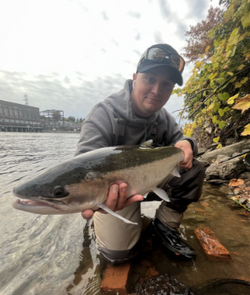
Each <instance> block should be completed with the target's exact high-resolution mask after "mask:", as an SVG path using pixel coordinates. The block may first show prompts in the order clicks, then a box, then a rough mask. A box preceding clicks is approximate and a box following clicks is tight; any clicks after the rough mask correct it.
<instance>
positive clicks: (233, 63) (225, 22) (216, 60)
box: [176, 0, 250, 147]
mask: <svg viewBox="0 0 250 295" xmlns="http://www.w3.org/2000/svg"><path fill="white" fill-rule="evenodd" d="M249 28H250V1H249V0H232V1H230V5H229V6H228V7H227V10H226V11H225V12H224V13H223V18H222V20H221V21H220V22H218V23H217V24H216V25H214V26H213V27H212V28H211V29H210V30H209V31H208V32H206V35H207V37H208V38H209V40H210V41H212V44H211V46H212V48H213V51H212V55H211V56H208V54H207V52H205V53H204V52H202V49H201V52H200V53H201V55H200V56H199V59H197V61H196V63H195V66H194V69H193V73H192V76H191V77H190V78H189V80H188V82H187V83H186V85H185V87H184V88H183V89H182V90H180V89H177V90H176V93H179V95H184V96H185V98H184V102H185V108H184V110H185V111H187V117H188V118H189V119H191V120H192V121H193V123H192V125H190V124H189V125H188V124H187V125H186V126H185V128H184V132H186V134H187V135H191V134H192V132H193V129H194V128H198V129H199V134H200V132H202V134H203V137H202V138H203V139H204V138H208V142H209V140H213V141H214V142H217V143H218V147H220V146H221V144H224V143H225V140H226V138H227V137H232V136H234V137H235V138H236V139H239V138H240V136H248V135H250V132H249V129H250V94H249V93H250V83H249V78H250V53H249V48H250V30H249ZM203 34H205V32H203ZM201 35H202V34H201ZM203 49H204V47H203ZM205 51H206V50H205ZM202 53H203V55H202ZM240 111H241V112H240ZM179 115H180V117H181V118H183V117H185V116H184V111H182V112H181V113H180V114H179Z"/></svg>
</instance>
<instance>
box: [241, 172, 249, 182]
mask: <svg viewBox="0 0 250 295" xmlns="http://www.w3.org/2000/svg"><path fill="white" fill-rule="evenodd" d="M239 178H241V179H246V180H250V172H244V173H242V174H240V175H239Z"/></svg>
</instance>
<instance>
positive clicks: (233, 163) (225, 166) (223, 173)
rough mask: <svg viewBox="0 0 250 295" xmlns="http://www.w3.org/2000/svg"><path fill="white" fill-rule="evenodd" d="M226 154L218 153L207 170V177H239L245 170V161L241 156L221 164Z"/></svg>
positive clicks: (208, 178)
mask: <svg viewBox="0 0 250 295" xmlns="http://www.w3.org/2000/svg"><path fill="white" fill-rule="evenodd" d="M225 158H226V157H225V156H224V155H218V157H217V159H216V161H214V162H213V163H212V164H211V165H210V166H209V167H208V168H207V170H206V179H207V180H210V179H216V178H219V179H232V178H237V177H238V176H239V175H240V174H241V173H243V172H244V171H245V165H244V161H243V159H242V158H241V157H238V158H234V159H231V160H230V161H227V162H223V163H221V164H219V161H221V160H223V159H225Z"/></svg>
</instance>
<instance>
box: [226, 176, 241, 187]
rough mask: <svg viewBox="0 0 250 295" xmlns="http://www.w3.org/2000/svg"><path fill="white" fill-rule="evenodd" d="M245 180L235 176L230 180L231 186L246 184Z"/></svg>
mask: <svg viewBox="0 0 250 295" xmlns="http://www.w3.org/2000/svg"><path fill="white" fill-rule="evenodd" d="M244 183H245V181H244V180H243V179H237V178H233V179H231V180H230V182H229V184H228V185H229V186H239V185H242V184H244Z"/></svg>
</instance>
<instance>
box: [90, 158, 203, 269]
mask: <svg viewBox="0 0 250 295" xmlns="http://www.w3.org/2000/svg"><path fill="white" fill-rule="evenodd" d="M179 173H180V175H181V177H173V178H172V179H171V180H170V181H169V182H168V183H167V184H164V185H163V186H162V188H164V190H166V191H167V193H168V195H169V198H170V200H171V202H169V203H166V202H162V203H161V205H160V206H159V208H158V209H157V210H156V217H157V218H158V219H159V220H160V221H161V222H162V223H163V224H165V225H167V226H169V227H172V228H178V227H179V225H180V223H181V220H182V217H183V212H184V211H185V210H186V209H187V207H188V205H189V204H190V203H192V202H197V201H198V200H199V198H200V196H201V192H202V185H203V180H204V177H205V171H204V167H203V165H202V164H201V163H199V162H198V161H196V160H194V161H193V167H192V168H191V169H190V170H188V171H186V170H184V169H181V168H180V171H179ZM147 199H148V200H149V201H152V199H154V200H156V199H157V198H155V195H154V194H152V193H151V194H149V196H148V197H147ZM147 199H146V200H145V201H147ZM158 200H160V199H158ZM116 213H117V214H119V215H121V216H123V217H125V218H126V219H128V220H130V221H133V222H137V223H138V225H133V224H127V223H125V222H123V221H122V220H120V219H118V218H116V217H114V216H112V215H110V214H102V213H100V212H96V213H95V214H94V227H95V234H96V240H97V247H98V250H99V251H100V254H101V255H102V256H103V257H104V258H105V260H108V261H109V262H111V263H114V264H116V263H123V262H126V261H129V260H131V259H132V258H133V257H134V256H135V255H136V254H137V251H138V249H137V244H138V241H139V239H140V235H141V228H142V221H141V210H140V202H137V203H134V204H132V205H130V206H129V207H126V208H124V209H123V210H120V211H116Z"/></svg>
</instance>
